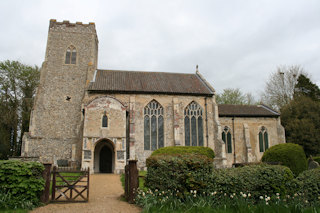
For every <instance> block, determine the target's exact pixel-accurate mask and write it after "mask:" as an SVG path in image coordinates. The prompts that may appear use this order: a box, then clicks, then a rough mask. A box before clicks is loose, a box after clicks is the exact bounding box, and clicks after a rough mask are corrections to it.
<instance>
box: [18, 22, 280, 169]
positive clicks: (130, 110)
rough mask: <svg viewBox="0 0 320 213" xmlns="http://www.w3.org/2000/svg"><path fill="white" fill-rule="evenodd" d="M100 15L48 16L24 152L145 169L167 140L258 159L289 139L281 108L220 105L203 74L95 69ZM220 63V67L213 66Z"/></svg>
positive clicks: (229, 158) (232, 160) (63, 162)
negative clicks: (88, 18) (89, 18)
mask: <svg viewBox="0 0 320 213" xmlns="http://www.w3.org/2000/svg"><path fill="white" fill-rule="evenodd" d="M97 60H98V38H97V33H96V29H95V24H94V23H89V24H82V23H81V22H76V23H70V22H69V21H63V22H57V21H56V20H51V21H50V26H49V32H48V42H47V50H46V55H45V61H44V62H43V65H42V67H41V72H40V85H39V86H38V89H37V93H36V97H35V100H34V107H33V110H32V112H31V118H30V127H29V132H26V133H25V134H24V136H23V144H22V156H25V157H36V158H39V160H40V161H41V162H43V163H45V162H47V163H54V164H58V166H67V165H68V166H81V167H82V168H87V167H89V168H90V171H91V172H93V173H120V172H122V171H123V169H124V166H125V165H126V162H127V160H128V159H137V160H138V167H139V169H145V167H146V164H145V162H146V159H147V158H148V157H149V156H150V155H151V153H152V152H153V151H154V150H156V149H158V148H161V147H166V146H205V147H210V148H212V149H213V150H214V152H215V155H216V157H215V162H214V163H215V165H216V166H217V167H231V166H232V165H234V164H237V163H248V162H256V161H259V160H260V159H261V157H262V155H263V153H264V152H265V150H267V149H268V148H269V147H270V146H273V145H276V144H279V143H284V142H285V134H284V128H283V127H282V126H281V122H280V114H279V113H278V112H276V111H274V110H272V109H270V108H269V107H267V106H264V105H258V106H245V105H243V106H241V105H219V106H218V104H217V103H216V100H215V95H216V94H215V90H214V89H213V87H212V86H211V85H210V84H209V83H208V82H207V81H206V80H205V78H204V77H203V76H202V75H201V74H200V72H199V71H198V68H197V69H196V72H195V73H190V70H188V72H187V73H172V72H144V71H126V70H108V69H97ZM213 70H214V68H213Z"/></svg>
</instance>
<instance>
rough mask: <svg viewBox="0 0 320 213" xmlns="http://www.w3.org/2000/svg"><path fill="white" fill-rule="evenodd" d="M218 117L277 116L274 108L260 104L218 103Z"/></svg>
mask: <svg viewBox="0 0 320 213" xmlns="http://www.w3.org/2000/svg"><path fill="white" fill-rule="evenodd" d="M218 109H219V116H220V117H279V116H280V114H279V113H277V112H276V111H274V110H270V109H267V108H266V107H264V106H261V105H236V104H218Z"/></svg>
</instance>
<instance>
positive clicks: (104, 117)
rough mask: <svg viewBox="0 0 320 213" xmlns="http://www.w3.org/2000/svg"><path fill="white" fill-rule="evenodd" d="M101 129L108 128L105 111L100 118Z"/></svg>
mask: <svg viewBox="0 0 320 213" xmlns="http://www.w3.org/2000/svg"><path fill="white" fill-rule="evenodd" d="M102 127H108V116H107V114H106V111H104V114H103V116H102Z"/></svg>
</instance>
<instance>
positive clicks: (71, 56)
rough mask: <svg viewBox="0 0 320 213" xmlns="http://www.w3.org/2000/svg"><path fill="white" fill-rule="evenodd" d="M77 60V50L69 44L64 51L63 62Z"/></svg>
mask: <svg viewBox="0 0 320 213" xmlns="http://www.w3.org/2000/svg"><path fill="white" fill-rule="evenodd" d="M76 61H77V50H76V48H75V47H74V46H72V45H71V46H70V47H68V49H67V52H66V60H65V64H76Z"/></svg>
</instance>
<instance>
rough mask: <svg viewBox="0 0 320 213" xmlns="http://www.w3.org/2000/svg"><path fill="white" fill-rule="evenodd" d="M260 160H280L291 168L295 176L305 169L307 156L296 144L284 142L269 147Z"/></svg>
mask: <svg viewBox="0 0 320 213" xmlns="http://www.w3.org/2000/svg"><path fill="white" fill-rule="evenodd" d="M261 161H262V162H281V164H282V165H284V166H287V167H289V168H290V169H291V171H292V172H293V174H294V175H295V176H298V175H299V174H300V173H301V172H303V171H304V170H306V169H307V158H306V155H305V153H304V151H303V148H302V147H301V146H299V145H298V144H293V143H284V144H278V145H275V146H272V147H270V148H269V149H267V151H266V152H265V153H264V154H263V156H262V159H261Z"/></svg>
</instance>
